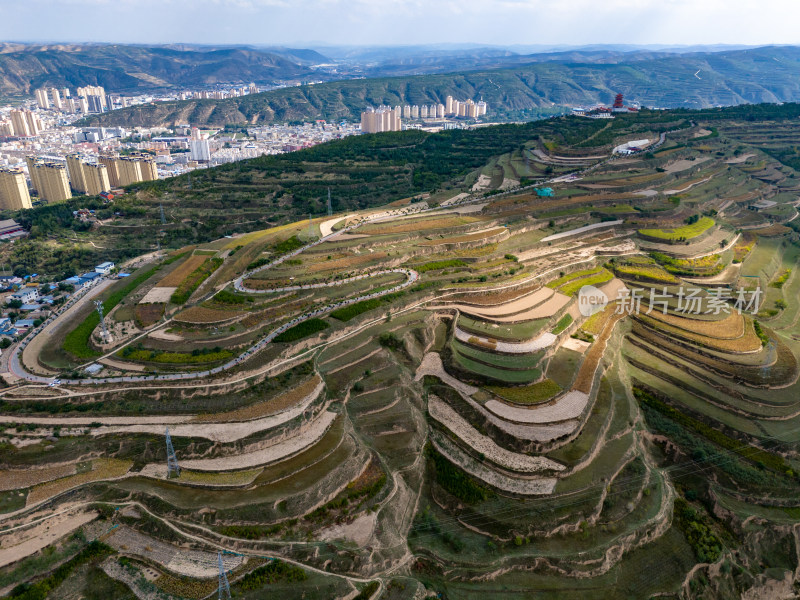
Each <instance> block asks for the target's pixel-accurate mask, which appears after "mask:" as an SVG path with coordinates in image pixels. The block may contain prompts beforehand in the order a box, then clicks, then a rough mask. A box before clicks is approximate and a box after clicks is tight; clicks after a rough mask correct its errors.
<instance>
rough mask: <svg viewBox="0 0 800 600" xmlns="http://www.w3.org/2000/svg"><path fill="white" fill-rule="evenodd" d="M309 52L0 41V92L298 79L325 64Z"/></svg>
mask: <svg viewBox="0 0 800 600" xmlns="http://www.w3.org/2000/svg"><path fill="white" fill-rule="evenodd" d="M329 61H330V59H328V58H327V57H325V56H322V55H321V54H319V53H318V52H316V51H314V50H304V49H301V50H295V49H291V48H269V49H258V50H256V49H252V48H204V47H196V46H163V47H162V46H158V47H153V46H132V45H107V44H88V45H73V44H56V45H26V44H11V43H5V44H0V95H16V94H30V93H32V91H33V90H35V89H36V88H39V87H43V86H56V87H64V86H66V87H77V86H84V85H101V86H103V87H105V88H106V90H108V91H114V92H120V91H135V90H137V89H159V88H161V89H163V88H175V87H197V86H205V85H213V84H216V83H250V82H251V81H254V82H257V83H275V82H279V81H293V80H295V79H300V80H302V79H303V78H308V77H309V76H310V75H312V74H313V72H314V71H313V70H312V69H310V68H309V67H310V65H313V64H317V63H324V62H329Z"/></svg>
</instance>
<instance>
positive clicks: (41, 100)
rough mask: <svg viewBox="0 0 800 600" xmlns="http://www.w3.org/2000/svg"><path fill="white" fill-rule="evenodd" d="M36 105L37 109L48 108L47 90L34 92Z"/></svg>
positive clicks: (48, 96) (42, 89)
mask: <svg viewBox="0 0 800 600" xmlns="http://www.w3.org/2000/svg"><path fill="white" fill-rule="evenodd" d="M36 104H37V105H38V106H39V108H45V109H46V108H50V95H49V94H48V91H47V88H41V89H38V90H36Z"/></svg>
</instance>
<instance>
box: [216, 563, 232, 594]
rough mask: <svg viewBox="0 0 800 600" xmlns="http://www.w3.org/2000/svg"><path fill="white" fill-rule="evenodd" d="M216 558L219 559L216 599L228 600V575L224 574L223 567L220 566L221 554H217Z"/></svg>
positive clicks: (229, 592)
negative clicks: (217, 593) (224, 599)
mask: <svg viewBox="0 0 800 600" xmlns="http://www.w3.org/2000/svg"><path fill="white" fill-rule="evenodd" d="M217 557H218V558H219V595H218V596H217V598H218V599H219V600H222V599H223V598H226V599H230V597H231V585H230V583H228V574H227V573H225V565H223V564H222V552H218V553H217Z"/></svg>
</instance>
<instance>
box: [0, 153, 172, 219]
mask: <svg viewBox="0 0 800 600" xmlns="http://www.w3.org/2000/svg"><path fill="white" fill-rule="evenodd" d="M25 165H26V167H27V171H28V177H29V178H30V188H31V189H32V190H33V191H34V192H35V194H36V195H37V196H38V197H39V199H40V200H44V201H46V202H60V201H63V200H67V199H69V198H72V192H73V191H75V192H76V193H78V194H81V195H91V196H98V195H101V194H104V193H108V192H110V191H111V190H112V188H118V187H122V186H125V185H129V184H131V183H136V182H138V181H151V180H153V179H158V171H157V169H156V165H155V161H154V160H153V157H152V156H150V155H141V154H139V155H130V156H119V155H118V154H110V155H102V156H99V157H97V158H94V157H84V156H81V155H79V154H69V155H67V156H66V157H65V158H63V159H62V158H61V157H48V156H27V157H25ZM32 205H33V204H32V201H31V195H30V191H29V189H28V183H27V180H26V178H25V173H24V172H23V170H22V169H21V168H19V167H11V168H9V167H6V168H0V210H18V209H21V208H31V206H32Z"/></svg>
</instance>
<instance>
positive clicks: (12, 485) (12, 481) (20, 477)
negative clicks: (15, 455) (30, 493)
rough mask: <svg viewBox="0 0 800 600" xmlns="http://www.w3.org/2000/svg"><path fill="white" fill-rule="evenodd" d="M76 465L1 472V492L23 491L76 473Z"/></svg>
mask: <svg viewBox="0 0 800 600" xmlns="http://www.w3.org/2000/svg"><path fill="white" fill-rule="evenodd" d="M76 466H77V465H76V464H74V463H69V464H64V465H53V466H50V467H42V468H37V469H24V470H23V469H20V470H13V471H0V491H8V490H21V489H24V488H29V487H31V486H34V485H38V484H40V483H45V482H47V481H52V480H53V479H61V478H62V477H67V476H69V475H73V474H74V473H75V468H76Z"/></svg>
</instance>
